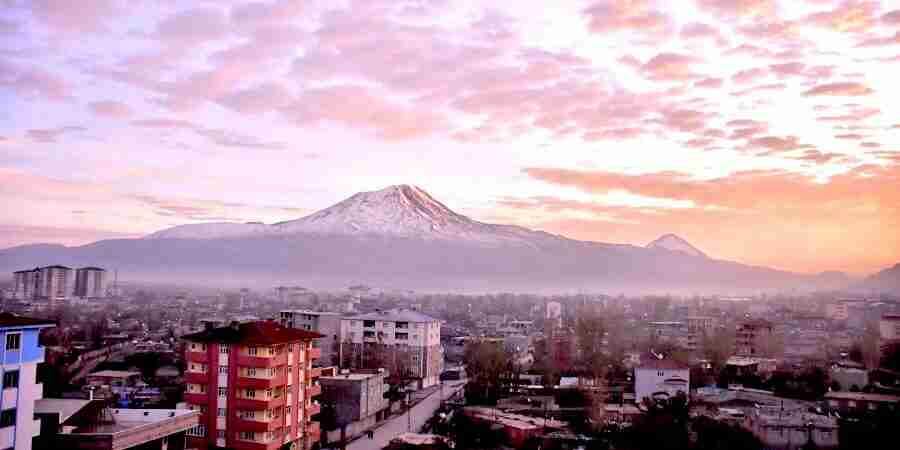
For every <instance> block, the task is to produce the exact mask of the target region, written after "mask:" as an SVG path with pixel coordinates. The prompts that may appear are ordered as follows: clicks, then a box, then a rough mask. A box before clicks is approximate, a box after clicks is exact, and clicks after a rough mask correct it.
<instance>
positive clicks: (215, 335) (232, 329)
mask: <svg viewBox="0 0 900 450" xmlns="http://www.w3.org/2000/svg"><path fill="white" fill-rule="evenodd" d="M322 336H323V335H322V334H319V333H315V332H312V331H306V330H301V329H298V328H287V327H283V326H281V325H279V324H278V323H277V322H273V321H256V322H245V323H238V324H233V325H228V326H224V327H218V328H211V329H208V330H203V331H200V332H197V333H193V334H188V335H185V336H182V339H184V340H186V341H194V342H221V343H226V344H228V343H241V344H245V345H249V344H257V345H275V344H287V343H289V342H298V341H308V340H310V339H317V338H320V337H322Z"/></svg>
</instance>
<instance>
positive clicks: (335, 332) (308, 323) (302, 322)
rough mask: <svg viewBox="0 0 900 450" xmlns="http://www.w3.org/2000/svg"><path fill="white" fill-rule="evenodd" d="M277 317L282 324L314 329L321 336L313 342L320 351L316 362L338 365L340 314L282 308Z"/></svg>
mask: <svg viewBox="0 0 900 450" xmlns="http://www.w3.org/2000/svg"><path fill="white" fill-rule="evenodd" d="M278 318H279V320H280V322H281V325H282V326H285V327H288V328H299V329H301V330H306V331H315V332H316V333H319V334H321V335H322V336H323V337H322V338H321V339H317V340H316V341H315V342H314V344H313V345H314V346H316V347H317V348H319V349H320V350H321V351H322V357H321V358H319V361H318V363H319V364H322V365H326V366H327V365H338V352H337V348H338V345H339V344H338V342H339V340H340V336H341V315H340V314H338V313H334V312H323V311H306V310H283V311H281V312H280V313H279V315H278Z"/></svg>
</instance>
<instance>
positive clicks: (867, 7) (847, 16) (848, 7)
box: [804, 0, 878, 32]
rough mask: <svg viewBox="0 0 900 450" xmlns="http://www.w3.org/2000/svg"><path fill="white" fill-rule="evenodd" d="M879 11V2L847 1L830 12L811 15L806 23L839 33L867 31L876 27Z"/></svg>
mask: <svg viewBox="0 0 900 450" xmlns="http://www.w3.org/2000/svg"><path fill="white" fill-rule="evenodd" d="M877 10H878V3H877V2H872V1H857V0H845V1H842V2H841V3H839V4H838V5H837V6H836V7H835V8H834V9H832V10H830V11H824V12H817V13H813V14H811V15H809V16H808V17H807V18H806V19H805V21H804V22H805V23H807V24H810V25H815V26H819V27H824V28H828V29H831V30H833V31H838V32H858V31H867V30H869V29H871V28H872V26H873V25H874V22H875V20H876V17H875V11H877Z"/></svg>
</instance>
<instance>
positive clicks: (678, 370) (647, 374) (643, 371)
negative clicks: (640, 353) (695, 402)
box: [634, 355, 691, 403]
mask: <svg viewBox="0 0 900 450" xmlns="http://www.w3.org/2000/svg"><path fill="white" fill-rule="evenodd" d="M641 359H642V360H643V361H641V364H640V365H639V366H637V367H635V368H634V398H635V401H636V402H638V403H640V402H642V401H643V399H644V398H654V397H657V396H664V397H673V396H675V395H676V394H678V393H679V392H683V393H684V394H688V393H689V392H690V385H691V370H690V366H688V365H687V364H685V363H682V362H679V361H675V360H673V359H661V358H659V357H656V356H654V355H649V356H648V357H646V358H641Z"/></svg>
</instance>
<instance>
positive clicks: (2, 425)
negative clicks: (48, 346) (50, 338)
mask: <svg viewBox="0 0 900 450" xmlns="http://www.w3.org/2000/svg"><path fill="white" fill-rule="evenodd" d="M54 326H56V324H55V323H54V322H52V321H49V320H42V319H31V318H27V317H19V316H16V315H13V314H9V313H2V314H0V335H2V336H0V342H2V345H3V346H2V352H3V353H2V358H0V363H2V364H0V370H2V376H3V379H2V380H3V393H2V395H0V448H2V449H15V450H30V449H31V440H32V438H34V437H35V436H36V435H37V434H38V431H39V430H40V422H39V421H37V420H35V419H34V403H35V401H36V400H38V399H40V398H41V397H43V394H44V389H43V386H41V385H40V384H38V383H37V378H36V376H37V365H38V364H40V363H42V362H44V348H43V347H41V346H40V345H39V344H38V335H39V334H40V332H41V330H43V329H45V328H50V327H54Z"/></svg>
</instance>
